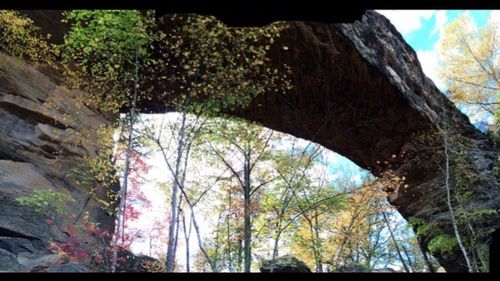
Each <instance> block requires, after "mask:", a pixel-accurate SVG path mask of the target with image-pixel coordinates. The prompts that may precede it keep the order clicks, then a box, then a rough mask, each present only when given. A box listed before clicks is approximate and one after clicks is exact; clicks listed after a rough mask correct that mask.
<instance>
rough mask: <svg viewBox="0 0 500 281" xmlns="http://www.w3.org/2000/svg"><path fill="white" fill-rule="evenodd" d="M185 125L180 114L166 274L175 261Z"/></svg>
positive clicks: (183, 116) (183, 118)
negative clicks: (178, 198) (178, 195)
mask: <svg viewBox="0 0 500 281" xmlns="http://www.w3.org/2000/svg"><path fill="white" fill-rule="evenodd" d="M185 125H186V113H182V118H181V128H180V131H179V143H178V144H177V159H176V163H175V173H174V177H175V178H174V179H173V182H172V198H171V205H170V213H171V220H170V227H169V229H168V244H167V258H166V261H165V267H166V271H167V272H172V271H173V270H174V261H175V254H174V248H175V245H174V242H175V241H174V240H175V228H176V227H175V226H176V221H177V192H178V189H179V187H178V183H179V180H180V179H179V175H180V166H181V161H182V154H183V151H184V131H185Z"/></svg>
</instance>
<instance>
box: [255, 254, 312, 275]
mask: <svg viewBox="0 0 500 281" xmlns="http://www.w3.org/2000/svg"><path fill="white" fill-rule="evenodd" d="M260 272H263V273H269V272H276V273H279V272H309V273H310V272H311V269H310V268H309V267H307V265H306V264H305V263H304V262H303V261H301V260H299V259H297V258H296V257H293V256H290V255H285V256H281V257H278V258H276V260H275V261H274V265H273V263H272V260H264V261H262V264H261V266H260Z"/></svg>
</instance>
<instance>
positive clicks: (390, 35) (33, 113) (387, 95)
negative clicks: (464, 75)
mask: <svg viewBox="0 0 500 281" xmlns="http://www.w3.org/2000/svg"><path fill="white" fill-rule="evenodd" d="M44 27H45V29H46V30H48V31H51V32H53V31H54V30H56V31H57V30H59V29H57V28H58V27H54V26H53V25H51V24H50V22H46V24H45V26H44ZM61 30H64V29H61ZM54 37H57V38H62V37H61V36H60V34H59V35H57V34H56V35H55V36H54ZM283 46H287V47H288V48H287V50H285V49H284V48H283ZM272 58H273V63H275V64H276V65H281V64H282V63H286V64H288V65H289V66H290V67H291V69H292V71H293V74H292V77H291V78H292V79H293V84H294V90H293V91H292V92H291V93H289V94H287V95H275V94H268V95H261V96H259V97H257V98H255V99H254V100H253V102H252V103H251V105H250V106H249V107H248V108H245V109H237V110H235V111H233V112H227V113H228V114H232V115H235V116H239V117H242V118H246V119H248V120H252V121H257V122H260V123H261V124H263V125H264V126H266V127H269V128H272V129H275V130H279V131H282V132H286V133H290V134H292V135H295V136H297V137H301V138H304V139H308V140H311V141H314V142H317V143H319V144H321V145H323V146H325V147H326V148H329V149H331V150H333V151H336V152H338V153H340V154H342V155H344V156H346V157H348V158H349V159H351V160H352V161H354V162H355V163H356V164H358V165H359V166H360V167H363V168H366V169H369V170H370V171H371V172H372V173H373V174H375V175H377V176H380V175H383V174H384V172H387V171H393V173H394V174H395V175H398V176H400V177H402V176H404V177H405V179H406V181H405V184H407V185H408V187H407V188H404V187H403V185H401V186H397V187H395V188H394V189H393V190H388V191H389V199H390V202H391V203H392V204H394V205H395V206H397V207H398V210H399V211H400V213H401V214H402V215H403V216H404V217H405V218H411V217H417V218H420V219H422V220H424V221H425V222H426V223H435V224H437V225H438V226H439V228H441V229H442V230H443V231H444V232H445V233H447V234H449V235H451V236H453V231H452V228H451V225H450V223H449V215H448V212H447V208H446V204H445V201H443V200H444V198H445V197H444V196H445V189H444V185H443V173H442V169H441V165H442V159H443V155H442V154H443V153H442V152H443V146H442V142H441V137H440V135H439V132H440V129H443V128H446V129H447V130H448V131H449V132H450V135H454V136H459V137H461V139H462V141H463V142H464V143H465V146H464V151H465V157H466V160H467V162H468V163H469V164H468V165H467V166H466V167H461V170H462V171H464V172H467V173H469V174H474V175H476V176H477V177H478V178H479V180H475V181H473V182H470V183H469V184H468V186H467V187H466V189H468V190H469V191H471V192H472V198H473V200H472V201H471V202H469V203H468V206H465V207H469V208H477V207H481V208H499V207H500V196H499V195H500V192H499V188H498V186H499V185H498V175H497V174H494V172H493V167H494V166H498V165H499V164H498V161H497V155H498V147H497V146H495V144H494V143H493V142H492V141H491V140H490V139H488V138H487V137H486V136H485V135H483V134H482V133H480V132H479V131H478V130H476V129H475V128H474V127H473V126H472V125H471V124H470V122H469V120H468V119H467V117H466V116H465V115H463V114H462V113H460V111H459V110H457V109H456V108H455V106H454V105H453V104H452V103H451V102H450V101H449V100H448V99H447V98H446V97H445V96H444V95H443V94H442V93H440V92H439V90H438V89H437V88H436V86H435V85H434V83H433V82H432V81H431V80H430V79H428V78H427V77H426V76H425V75H424V74H423V72H422V69H421V67H420V64H419V62H418V59H417V56H416V53H415V52H414V50H413V49H412V48H411V47H410V46H408V45H407V44H406V43H405V42H404V40H403V38H402V37H401V35H400V34H399V33H398V32H397V31H396V29H395V28H394V27H393V26H392V25H391V24H390V22H389V21H388V20H387V19H385V18H384V17H383V16H381V15H379V14H377V13H375V12H371V11H368V12H367V13H366V14H365V15H364V16H363V19H362V20H361V21H358V22H355V23H353V24H326V23H304V22H291V23H290V27H289V28H288V29H287V30H285V31H284V32H283V33H282V34H281V36H280V38H279V40H276V41H275V44H274V46H273V48H272ZM74 94H75V93H73V92H69V91H67V90H64V89H63V88H61V87H59V86H57V85H56V84H55V83H53V82H52V80H51V79H50V78H48V77H46V76H44V75H43V74H41V73H40V72H38V71H36V70H35V69H33V68H31V67H28V66H26V65H24V64H22V63H19V62H16V61H14V60H13V59H10V58H6V57H4V56H2V57H1V61H0V120H2V122H0V136H1V138H0V161H1V163H0V165H1V166H0V172H1V173H2V177H0V236H2V237H7V238H9V239H12V238H19V239H20V240H19V241H18V242H15V243H16V245H19V247H21V246H20V245H22V244H26V245H27V246H26V247H27V248H29V247H30V246H29V245H30V244H31V246H32V247H33V248H35V249H36V251H42V250H43V249H44V246H45V245H46V242H47V239H49V238H50V237H57V236H58V235H60V234H57V231H55V230H54V232H52V230H50V231H49V228H48V226H47V225H46V224H44V223H43V221H41V220H39V219H37V218H36V217H34V216H33V214H32V213H31V212H30V211H29V210H27V209H26V208H22V207H20V206H19V205H17V204H16V203H15V200H14V198H15V196H16V194H17V195H18V194H25V193H27V192H29V190H32V189H33V188H36V187H38V186H40V184H43V185H47V186H49V187H51V188H55V189H57V190H63V191H66V192H68V193H70V194H71V195H72V196H73V197H74V198H76V199H77V200H76V201H75V204H74V205H71V206H68V208H69V209H78V208H81V207H82V204H83V203H82V202H84V201H85V200H84V197H85V192H83V191H80V190H78V189H75V188H72V187H71V184H67V183H66V182H65V181H64V170H65V169H66V168H67V167H69V166H71V165H72V164H74V163H75V162H77V161H78V160H79V159H81V156H82V155H85V154H87V153H92V152H91V151H92V149H90V148H82V147H81V148H78V149H76V148H75V147H72V146H66V145H64V144H62V143H61V142H60V141H58V138H57V135H58V134H56V132H61V131H62V132H68V131H70V130H79V129H80V126H82V124H99V123H102V122H106V120H105V119H104V118H103V117H101V116H99V115H98V114H96V113H95V112H92V111H91V110H89V109H87V110H85V111H82V112H80V114H79V115H78V116H76V115H75V112H76V111H75V110H73V109H71V106H72V105H73V104H74V103H73V102H72V98H71V97H72V95H74ZM155 98H156V99H155ZM50 101H52V102H55V103H56V104H58V105H59V106H60V108H59V110H56V109H55V107H54V106H53V105H52V103H51V102H50ZM152 103H153V104H149V105H148V104H146V105H144V107H147V108H155V109H157V110H162V107H161V106H157V105H158V104H165V100H159V99H158V98H157V97H153V99H152ZM44 110H45V111H44ZM64 113H68V114H70V115H73V116H74V117H75V118H74V119H75V120H73V121H67V120H66V119H65V118H63V116H64ZM68 126H69V128H68ZM422 136H428V138H427V139H425V138H422ZM60 148H66V149H62V150H60ZM393 155H395V156H396V157H395V158H394V157H393ZM15 171H18V172H17V173H19V174H20V175H21V174H22V175H23V176H13V175H14V174H13V172H15ZM9 175H12V176H9ZM30 178H31V179H35V180H31V181H30V180H29V179H30ZM91 205H92V204H91ZM88 208H90V209H92V208H93V209H94V216H95V217H97V218H98V219H99V220H100V221H102V222H104V223H105V224H107V225H108V226H109V227H112V219H111V218H106V217H105V216H104V215H103V214H101V213H100V212H99V210H98V209H97V208H94V207H92V206H90V205H89V206H88ZM474 227H475V228H476V230H477V231H485V230H490V229H495V228H499V227H500V218H499V216H498V215H496V216H491V217H490V218H489V220H486V221H485V222H481V223H479V222H478V223H475V224H474ZM431 238H432V237H423V239H422V242H423V244H424V245H426V244H427V243H428V242H429V240H430V239H431ZM488 238H489V237H485V240H487V239H488ZM28 243H29V244H28ZM1 245H4V244H1ZM0 248H1V249H0V250H1V251H0V259H2V260H6V261H7V262H8V263H11V264H12V267H11V268H13V270H22V269H20V268H21V265H20V263H19V262H18V261H15V260H16V259H18V257H17V254H16V253H15V251H14V250H11V249H10V248H9V247H6V246H0ZM6 249H7V250H6ZM9 249H10V250H9ZM6 251H7V253H6ZM27 251H28V250H27ZM30 251H32V250H30ZM2 253H3V254H2ZM13 255H15V256H16V257H15V258H14V256H13ZM437 258H438V259H439V262H440V263H441V265H442V266H443V267H444V268H445V269H446V270H447V271H448V272H453V271H465V270H466V268H465V262H464V260H463V258H462V255H461V253H460V252H459V251H458V249H456V250H455V251H454V252H452V253H450V254H447V255H441V256H437ZM0 270H1V269H0Z"/></svg>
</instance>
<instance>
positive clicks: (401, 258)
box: [382, 212, 410, 272]
mask: <svg viewBox="0 0 500 281" xmlns="http://www.w3.org/2000/svg"><path fill="white" fill-rule="evenodd" d="M382 216H383V217H384V222H385V224H386V225H387V229H388V230H389V234H390V235H391V239H392V242H393V243H394V247H396V252H397V254H398V257H399V260H400V261H401V263H402V264H403V267H404V268H405V271H406V272H410V269H409V268H408V266H407V265H406V262H405V260H404V259H403V256H402V255H401V251H400V250H399V246H398V242H397V241H396V238H395V237H394V233H393V232H392V229H391V225H390V224H389V220H387V216H386V215H385V212H382Z"/></svg>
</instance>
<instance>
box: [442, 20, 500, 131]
mask: <svg viewBox="0 0 500 281" xmlns="http://www.w3.org/2000/svg"><path fill="white" fill-rule="evenodd" d="M494 20H495V19H493V17H491V18H490V21H489V22H488V24H487V25H486V26H485V27H482V28H476V27H475V25H474V23H473V21H472V19H471V18H470V16H468V15H462V16H460V17H459V18H458V19H456V20H454V21H453V22H451V23H450V24H449V25H448V26H446V27H445V29H444V31H443V35H442V40H441V41H440V43H439V44H440V45H439V52H440V56H441V60H442V63H441V64H440V65H441V67H440V68H439V73H440V76H441V77H442V78H443V79H444V80H445V81H446V87H447V88H448V91H449V93H450V95H451V98H452V100H454V101H455V102H457V103H459V104H466V105H473V106H479V107H480V108H482V109H483V110H485V111H487V112H489V113H491V114H496V115H497V121H498V114H499V112H498V110H499V105H500V60H499V59H498V58H499V56H500V40H499V38H498V34H499V30H498V23H496V22H495V21H494Z"/></svg>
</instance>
